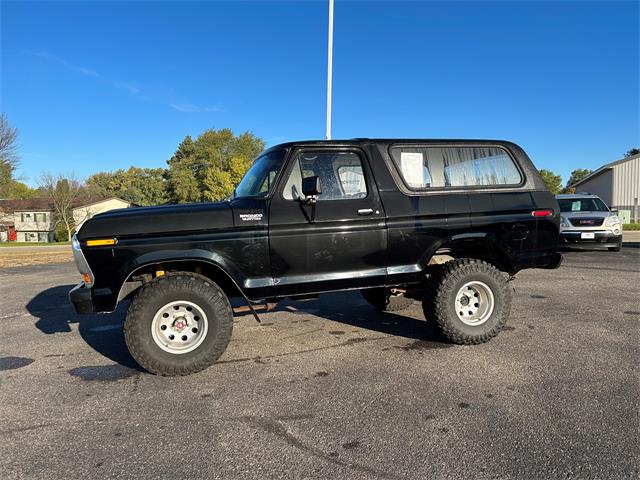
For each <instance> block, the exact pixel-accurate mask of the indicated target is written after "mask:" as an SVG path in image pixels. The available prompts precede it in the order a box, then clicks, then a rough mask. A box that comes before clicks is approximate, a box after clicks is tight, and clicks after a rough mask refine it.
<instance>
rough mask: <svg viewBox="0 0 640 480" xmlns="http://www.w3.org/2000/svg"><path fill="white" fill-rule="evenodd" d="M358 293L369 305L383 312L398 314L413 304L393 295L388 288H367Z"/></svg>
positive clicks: (400, 296) (409, 300) (410, 300)
mask: <svg viewBox="0 0 640 480" xmlns="http://www.w3.org/2000/svg"><path fill="white" fill-rule="evenodd" d="M360 293H362V297H363V298H364V299H365V300H366V301H367V302H369V304H371V305H373V306H374V307H376V308H377V309H378V310H382V311H383V312H398V311H400V310H404V309H405V308H409V307H410V306H411V305H412V304H413V300H412V299H411V298H407V297H405V296H404V295H402V294H394V293H392V292H391V289H389V288H367V289H365V290H360Z"/></svg>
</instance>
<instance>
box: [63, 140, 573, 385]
mask: <svg viewBox="0 0 640 480" xmlns="http://www.w3.org/2000/svg"><path fill="white" fill-rule="evenodd" d="M558 233H559V208H558V204H557V202H556V200H555V198H554V196H553V195H552V194H551V193H549V191H547V189H546V187H545V184H544V183H543V181H542V180H541V178H540V175H539V174H538V172H537V170H536V169H535V167H534V166H533V164H532V163H531V161H530V160H529V158H528V157H527V155H526V154H525V152H524V151H523V150H522V149H521V148H520V147H518V146H517V145H515V144H513V143H510V142H505V141H489V140H398V139H391V140H372V139H356V140H347V141H306V142H293V143H286V144H282V145H277V146H275V147H273V148H270V149H268V150H266V151H265V152H264V153H263V154H262V155H261V156H260V157H258V158H257V159H256V160H255V162H254V163H253V166H252V167H251V168H250V169H249V171H248V172H247V173H246V175H245V177H244V178H243V179H242V181H241V182H240V184H239V185H238V186H237V188H236V189H235V191H234V193H233V195H232V196H231V198H229V199H227V200H226V201H223V202H218V203H201V204H188V205H167V206H158V207H144V208H131V209H124V210H115V211H111V212H107V213H103V214H99V215H96V216H95V217H93V218H91V219H90V220H88V221H86V222H85V223H84V224H82V226H81V227H80V228H79V229H78V232H77V234H76V235H75V236H74V238H73V251H74V256H75V260H76V264H77V266H78V269H79V270H80V273H81V274H82V276H83V281H82V283H80V284H79V285H78V286H76V287H75V288H74V289H73V290H72V291H71V292H70V300H71V302H72V303H73V305H74V306H75V308H76V311H77V312H78V313H80V314H86V313H95V312H111V311H113V310H114V309H115V308H116V306H117V304H118V302H120V301H122V300H125V299H131V304H130V306H129V309H128V312H127V318H126V321H125V326H124V329H125V340H126V343H127V346H128V348H129V350H130V352H131V354H132V356H133V357H134V358H135V359H136V361H137V362H138V363H139V364H140V365H141V366H142V367H144V368H145V369H147V370H148V371H150V372H152V373H157V374H161V375H185V374H190V373H193V372H197V371H200V370H203V369H205V368H206V367H208V366H209V365H211V364H212V363H214V362H215V361H216V360H217V359H218V357H220V355H221V354H222V353H223V352H224V350H225V348H226V346H227V344H228V342H229V340H230V338H231V330H232V325H233V321H232V318H233V310H232V308H231V305H230V302H229V298H230V297H241V298H244V299H245V300H246V302H247V304H248V308H249V309H250V310H251V311H252V312H253V314H254V315H255V316H256V318H257V319H258V316H257V314H256V312H255V310H256V309H257V306H258V305H260V304H266V305H270V304H272V303H274V302H277V301H278V300H279V299H283V298H286V297H292V298H300V297H305V296H306V297H308V296H313V295H316V294H319V293H323V292H329V291H338V290H361V291H362V295H363V296H364V298H365V299H366V300H367V301H368V302H369V303H370V304H372V305H373V306H375V307H377V308H379V309H384V310H401V309H403V308H406V307H407V306H409V305H410V304H411V303H412V302H413V301H414V300H421V301H422V304H423V309H424V313H425V316H426V319H427V321H428V322H432V323H433V324H434V325H436V326H437V327H438V328H439V329H440V331H441V332H442V333H443V334H444V335H445V336H446V337H447V338H448V339H449V340H450V341H452V342H455V343H460V344H477V343H481V342H486V341H487V340H489V339H490V338H492V337H493V336H495V335H497V334H498V333H499V332H500V330H501V329H502V328H503V327H504V325H505V322H506V321H507V317H508V315H509V308H510V303H511V293H510V289H509V288H508V286H507V282H508V280H509V278H510V276H513V275H515V274H516V273H517V272H518V271H519V270H522V269H525V268H556V267H558V265H559V264H560V261H561V256H560V255H559V254H558V253H557V251H556V248H557V245H558ZM245 308H247V307H245Z"/></svg>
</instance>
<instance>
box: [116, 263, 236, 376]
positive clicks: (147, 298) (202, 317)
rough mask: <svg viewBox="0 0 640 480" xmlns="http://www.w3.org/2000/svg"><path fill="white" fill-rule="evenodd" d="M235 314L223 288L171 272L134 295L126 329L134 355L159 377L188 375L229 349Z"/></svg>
mask: <svg viewBox="0 0 640 480" xmlns="http://www.w3.org/2000/svg"><path fill="white" fill-rule="evenodd" d="M232 329H233V313H232V310H231V305H230V304H229V300H228V299H227V296H226V295H225V293H224V292H223V291H222V289H221V288H220V287H219V286H218V285H216V284H215V283H214V282H212V281H211V280H209V279H208V278H206V277H204V276H202V275H198V274H195V273H188V272H184V273H171V274H168V275H165V276H162V277H159V278H157V279H155V280H153V281H152V282H149V283H148V284H146V285H145V286H144V287H142V288H141V289H140V291H139V292H138V293H137V294H136V296H135V297H134V299H133V301H132V302H131V305H130V306H129V310H128V311H127V318H126V320H125V324H124V338H125V342H126V344H127V347H128V348H129V352H130V353H131V356H133V358H134V359H135V360H136V362H138V363H139V364H140V366H142V367H143V368H144V369H145V370H148V371H149V372H151V373H155V374H158V375H166V376H175V375H189V374H191V373H195V372H199V371H201V370H204V369H205V368H207V367H208V366H210V365H211V364H213V363H214V362H215V361H216V360H217V359H218V358H219V357H220V355H222V353H223V352H224V351H225V349H226V348H227V345H228V343H229V340H230V339H231V332H232Z"/></svg>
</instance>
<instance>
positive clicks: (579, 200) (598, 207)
mask: <svg viewBox="0 0 640 480" xmlns="http://www.w3.org/2000/svg"><path fill="white" fill-rule="evenodd" d="M556 198H557V200H558V204H559V205H560V212H561V213H560V215H561V218H560V243H561V245H568V246H573V247H591V248H592V247H606V248H608V249H609V250H611V251H614V252H619V251H620V247H621V246H622V221H621V220H620V217H619V216H618V215H616V213H617V210H615V209H610V208H609V207H607V205H606V204H605V203H604V202H603V201H602V200H601V199H600V197H598V196H597V195H593V194H591V193H577V194H566V195H557V196H556Z"/></svg>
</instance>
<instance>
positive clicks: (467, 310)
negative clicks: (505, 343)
mask: <svg viewBox="0 0 640 480" xmlns="http://www.w3.org/2000/svg"><path fill="white" fill-rule="evenodd" d="M455 303H456V305H455V307H456V315H458V318H459V319H460V321H462V322H463V323H465V324H467V325H472V326H477V325H482V324H483V323H485V322H486V321H487V320H489V318H490V317H491V314H492V313H493V308H494V304H495V301H494V298H493V292H492V291H491V289H490V288H489V286H488V285H487V284H486V283H482V282H479V281H476V280H474V281H472V282H467V283H465V284H464V285H463V286H462V288H460V290H458V293H457V294H456V301H455Z"/></svg>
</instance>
